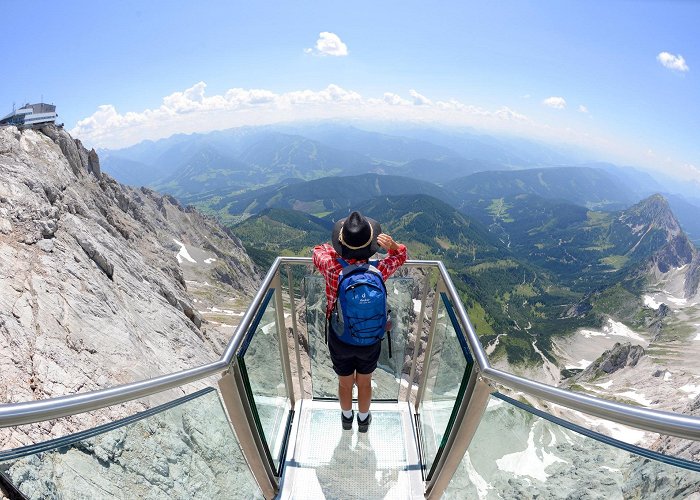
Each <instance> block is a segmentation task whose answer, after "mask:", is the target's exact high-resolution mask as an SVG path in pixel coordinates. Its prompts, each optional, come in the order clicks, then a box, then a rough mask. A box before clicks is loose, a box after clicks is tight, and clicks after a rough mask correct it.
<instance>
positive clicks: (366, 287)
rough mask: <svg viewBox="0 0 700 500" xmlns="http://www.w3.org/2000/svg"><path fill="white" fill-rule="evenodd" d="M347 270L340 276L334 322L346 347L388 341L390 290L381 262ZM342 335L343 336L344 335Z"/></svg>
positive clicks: (354, 265) (347, 266)
mask: <svg viewBox="0 0 700 500" xmlns="http://www.w3.org/2000/svg"><path fill="white" fill-rule="evenodd" d="M338 262H339V263H340V265H341V266H343V269H342V271H341V272H340V275H339V276H338V299H337V300H336V303H335V306H334V307H333V313H332V315H331V322H332V324H333V330H334V331H335V332H336V335H338V338H339V339H340V340H341V341H342V342H345V343H346V344H353V345H371V344H374V343H376V342H379V341H380V340H382V338H384V331H385V328H386V321H387V300H386V286H385V285H384V279H383V277H382V272H381V271H380V270H379V269H377V267H376V264H377V261H374V262H372V263H365V264H348V263H347V262H345V261H344V260H343V259H338ZM341 332H342V333H341Z"/></svg>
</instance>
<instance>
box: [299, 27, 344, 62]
mask: <svg viewBox="0 0 700 500" xmlns="http://www.w3.org/2000/svg"><path fill="white" fill-rule="evenodd" d="M318 37H319V38H318V40H316V47H315V49H310V48H309V49H304V52H305V53H307V54H317V55H324V56H336V57H342V56H347V55H348V46H347V45H345V44H344V43H343V41H342V40H341V39H340V37H339V36H338V35H336V34H335V33H331V32H329V31H323V32H321V33H319V35H318Z"/></svg>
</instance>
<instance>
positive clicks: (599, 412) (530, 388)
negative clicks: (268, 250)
mask: <svg viewBox="0 0 700 500" xmlns="http://www.w3.org/2000/svg"><path fill="white" fill-rule="evenodd" d="M310 263H311V258H309V257H277V258H276V259H275V261H274V262H273V263H272V266H271V267H270V269H269V271H268V272H267V275H266V276H265V278H264V280H263V282H262V284H261V286H260V289H259V290H258V292H257V294H256V295H255V297H254V299H253V301H252V302H251V304H250V306H249V307H248V310H247V311H246V313H245V314H244V316H243V318H242V320H241V322H240V324H239V325H238V327H237V328H236V331H235V332H234V334H233V336H232V337H231V340H230V341H229V343H228V345H227V347H226V349H225V351H224V353H223V354H222V355H221V359H219V360H218V361H216V362H213V363H209V364H206V365H203V366H200V367H196V368H191V369H188V370H183V371H180V372H177V373H172V374H169V375H163V376H160V377H156V378H152V379H148V380H144V381H140V382H133V383H131V384H126V385H121V386H117V387H111V388H108V389H101V390H97V391H92V392H87V393H83V394H73V395H70V396H61V397H57V398H52V399H46V400H40V401H29V402H23V403H11V404H4V405H0V427H9V426H15V425H23V424H28V423H32V422H40V421H43V420H49V419H53V418H59V417H65V416H69V415H74V414H76V413H82V412H85V411H91V410H96V409H99V408H103V407H105V406H110V405H114V404H119V403H124V402H127V401H131V400H133V399H137V398H141V397H144V396H147V395H150V394H155V393H157V392H161V391H164V390H167V389H171V388H173V387H177V386H181V385H183V384H186V383H189V382H194V381H196V380H200V379H202V378H205V377H207V376H210V375H213V374H215V373H217V372H218V371H221V370H225V369H227V368H228V367H229V366H230V364H231V363H232V362H233V361H234V355H235V353H236V351H237V350H238V348H239V347H240V344H241V342H242V340H243V337H244V336H245V333H246V332H247V330H248V328H249V327H250V324H251V322H252V320H253V318H254V316H255V313H256V312H257V309H258V308H259V306H260V303H261V302H262V300H263V297H264V296H265V293H266V291H267V289H268V288H269V287H270V284H271V283H272V280H273V278H274V276H275V274H276V273H277V271H278V270H279V267H280V265H281V264H305V265H308V264H310ZM405 265H406V266H408V267H437V268H438V270H439V272H440V275H441V277H442V280H443V282H444V284H445V287H446V289H447V294H448V295H449V297H450V300H451V301H452V304H453V306H454V309H455V312H456V314H457V318H458V319H459V321H460V323H461V324H462V326H463V327H464V331H465V334H466V339H467V343H468V344H469V347H470V349H471V352H472V354H473V355H474V359H475V361H476V365H477V368H476V369H477V370H479V373H480V374H481V376H482V377H483V378H484V379H485V380H488V381H491V382H494V383H498V384H502V385H504V386H506V387H509V388H511V389H514V390H518V391H522V392H524V393H526V394H529V395H531V396H534V397H537V398H541V399H543V400H545V401H548V402H550V403H556V404H560V405H562V406H565V407H567V408H571V409H573V410H578V411H581V412H583V413H587V414H589V415H593V416H597V417H601V418H604V419H606V420H611V421H614V422H617V423H620V424H624V425H629V426H632V427H637V428H640V429H645V430H648V431H652V432H658V433H661V434H668V435H672V436H677V437H682V438H686V439H691V440H694V441H700V418H698V417H691V416H687V415H681V414H677V413H671V412H665V411H659V410H651V409H647V408H639V407H635V406H630V405H626V404H622V403H616V402H613V401H608V400H605V399H600V398H596V397H593V396H587V395H584V394H579V393H575V392H571V391H567V390H565V389H560V388H558V387H553V386H550V385H546V384H542V383H539V382H534V381H532V380H528V379H525V378H522V377H519V376H517V375H513V374H511V373H507V372H504V371H501V370H498V369H496V368H492V367H491V365H490V363H489V361H488V357H487V356H486V352H485V351H484V349H483V347H482V346H481V342H480V341H479V337H478V336H477V335H476V332H475V330H474V327H473V326H472V324H471V321H470V320H469V316H468V315H467V312H466V309H465V308H464V305H463V304H462V301H461V300H460V298H459V294H458V292H457V289H456V288H455V286H454V284H453V283H452V280H451V279H450V276H449V274H448V272H447V269H446V267H445V265H444V264H443V263H442V262H441V261H434V260H432V261H430V260H409V261H407V262H406V264H405Z"/></svg>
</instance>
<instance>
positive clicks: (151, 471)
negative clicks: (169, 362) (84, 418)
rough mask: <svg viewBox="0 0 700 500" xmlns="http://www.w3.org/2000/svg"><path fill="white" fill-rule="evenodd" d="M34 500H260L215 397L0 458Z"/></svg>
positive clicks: (207, 393) (206, 395)
mask: <svg viewBox="0 0 700 500" xmlns="http://www.w3.org/2000/svg"><path fill="white" fill-rule="evenodd" d="M0 471H1V472H2V473H4V474H5V476H6V477H7V478H9V480H10V481H11V483H12V485H13V486H14V487H16V488H17V490H18V491H19V492H20V493H22V494H24V495H25V496H26V497H28V498H31V499H45V498H90V499H102V498H105V499H106V498H109V499H112V498H154V499H155V498H163V499H166V498H167V499H170V498H262V493H261V491H260V490H259V488H258V486H257V484H256V483H255V480H254V479H253V475H252V474H251V472H250V470H249V469H248V466H247V464H246V461H245V459H244V457H243V454H242V452H241V449H240V447H239V445H238V441H237V439H236V436H235V434H234V432H233V430H232V429H231V426H230V425H229V422H228V419H227V417H226V414H225V412H224V409H223V407H222V405H221V402H220V401H219V397H218V394H217V392H216V391H215V390H214V389H205V390H203V391H199V392H197V393H194V394H192V395H189V396H186V397H184V398H180V399H178V400H175V401H172V402H170V403H167V404H165V405H161V406H159V407H156V408H153V409H150V410H147V411H145V412H142V413H139V414H137V415H134V416H132V417H129V418H126V419H122V420H118V421H115V422H110V423H109V424H106V425H102V426H100V427H96V428H94V429H90V430H88V431H83V432H80V433H77V434H72V435H69V436H66V437H63V438H59V439H55V440H52V441H47V442H44V443H40V444H37V445H32V446H27V447H24V448H18V449H15V450H9V451H3V452H1V453H0Z"/></svg>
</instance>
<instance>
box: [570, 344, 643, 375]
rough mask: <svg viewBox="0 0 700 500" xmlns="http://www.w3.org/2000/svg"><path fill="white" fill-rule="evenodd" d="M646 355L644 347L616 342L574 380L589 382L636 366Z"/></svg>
mask: <svg viewBox="0 0 700 500" xmlns="http://www.w3.org/2000/svg"><path fill="white" fill-rule="evenodd" d="M643 355H644V348H643V347H642V346H639V345H632V344H630V343H625V344H621V343H619V342H617V343H615V345H614V346H613V348H612V349H608V350H607V351H605V352H604V353H603V354H602V355H601V356H600V357H599V358H598V359H596V360H595V361H594V362H593V363H591V364H590V365H589V366H588V367H587V368H586V369H585V370H583V371H582V372H581V373H579V374H578V375H576V376H575V377H574V378H573V379H572V381H577V382H589V381H591V380H596V379H598V378H600V377H604V376H606V375H610V374H611V373H615V372H616V371H618V370H620V369H622V368H625V367H627V366H629V367H634V366H636V365H637V363H638V362H639V359H640V358H641V357H642V356H643Z"/></svg>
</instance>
